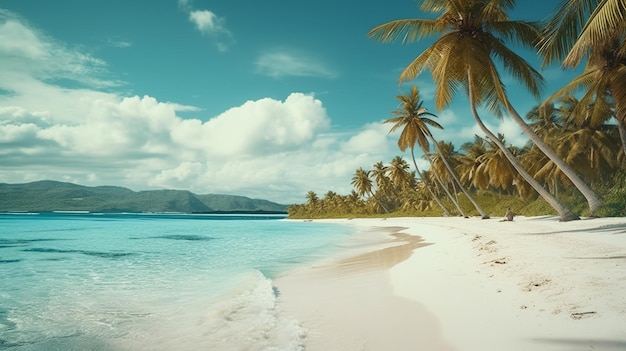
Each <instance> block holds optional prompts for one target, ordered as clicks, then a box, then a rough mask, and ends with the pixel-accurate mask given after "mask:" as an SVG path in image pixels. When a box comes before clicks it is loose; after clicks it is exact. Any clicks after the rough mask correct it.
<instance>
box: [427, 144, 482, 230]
mask: <svg viewBox="0 0 626 351" xmlns="http://www.w3.org/2000/svg"><path fill="white" fill-rule="evenodd" d="M430 140H431V141H432V142H433V144H435V149H436V150H437V153H438V154H439V157H441V160H442V161H443V164H444V165H445V166H446V169H447V170H448V173H450V175H451V176H452V179H454V182H455V183H456V184H457V185H458V186H459V187H460V188H461V191H462V192H463V194H465V196H466V197H467V199H468V200H469V201H470V202H471V203H472V205H474V208H475V209H476V211H478V213H480V216H481V217H482V219H489V214H487V212H485V211H484V210H483V209H482V208H480V206H478V203H476V201H474V199H473V198H472V197H471V196H470V194H469V192H468V191H467V190H466V189H465V187H464V186H463V184H461V180H460V179H459V176H458V175H457V174H456V172H455V171H454V170H453V169H452V166H450V163H449V162H448V160H447V159H446V158H445V157H444V156H443V153H442V152H441V149H440V148H439V144H438V143H437V141H436V140H435V138H433V136H432V135H430Z"/></svg>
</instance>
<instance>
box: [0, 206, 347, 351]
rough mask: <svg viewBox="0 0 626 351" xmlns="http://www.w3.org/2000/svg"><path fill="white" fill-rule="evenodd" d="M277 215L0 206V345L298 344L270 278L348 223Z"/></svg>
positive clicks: (301, 335)
mask: <svg viewBox="0 0 626 351" xmlns="http://www.w3.org/2000/svg"><path fill="white" fill-rule="evenodd" d="M281 219H283V217H280V216H217V215H152V214H150V215H148V214H146V215H143V214H141V215H140V214H67V213H66V214H59V213H48V214H44V213H42V214H30V215H29V214H0V349H2V350H11V351H18V350H20V351H21V350H299V349H303V343H304V340H305V338H306V335H305V334H306V332H305V331H304V330H303V329H302V328H301V327H300V325H299V323H298V321H297V320H294V319H293V318H291V317H290V316H286V315H283V314H282V312H281V311H280V308H278V307H277V295H278V292H277V291H276V289H274V288H273V286H272V278H275V277H276V276H278V275H280V274H284V273H285V272H286V271H288V270H290V269H293V268H295V267H297V266H300V265H303V264H306V263H308V262H313V261H316V260H319V259H320V258H322V257H324V256H326V255H327V254H328V253H329V252H332V251H333V250H335V249H337V247H338V245H340V243H341V242H342V241H344V240H345V239H347V238H348V237H349V236H350V234H351V232H352V230H353V229H352V228H350V227H344V226H338V225H332V224H321V223H310V222H296V221H284V220H281Z"/></svg>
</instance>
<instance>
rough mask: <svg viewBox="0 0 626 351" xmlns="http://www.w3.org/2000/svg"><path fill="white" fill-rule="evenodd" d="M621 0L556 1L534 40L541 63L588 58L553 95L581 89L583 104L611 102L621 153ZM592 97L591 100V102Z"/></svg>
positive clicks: (624, 102)
mask: <svg viewBox="0 0 626 351" xmlns="http://www.w3.org/2000/svg"><path fill="white" fill-rule="evenodd" d="M624 32H626V4H625V3H624V1H623V0H568V1H564V2H562V3H561V5H560V7H559V8H558V9H557V11H556V12H555V14H554V16H553V18H552V19H551V20H550V21H549V22H548V23H547V25H546V27H545V28H544V35H543V37H542V40H541V41H540V42H539V44H538V49H539V53H540V54H541V55H542V56H543V58H544V64H545V65H549V64H551V63H554V62H556V61H561V60H562V66H564V67H569V68H575V67H576V66H578V65H579V64H580V62H581V61H582V60H583V58H585V57H587V58H588V60H587V64H586V67H585V70H584V71H583V73H582V74H581V75H579V76H578V77H576V78H574V79H573V80H572V82H570V83H569V84H568V85H567V86H565V87H564V88H563V89H561V90H560V91H559V92H557V93H555V97H559V96H562V95H564V94H568V93H569V92H571V91H572V90H573V89H577V88H579V87H584V88H585V89H586V90H587V92H586V94H585V96H584V97H583V98H582V99H581V101H582V102H583V103H584V104H587V105H591V104H592V103H595V104H598V103H602V102H600V101H597V100H600V99H606V98H607V96H606V95H607V94H610V96H611V98H612V100H613V101H615V118H616V119H617V121H618V126H619V132H620V137H621V142H622V148H623V150H624V151H625V152H626V41H625V38H624ZM592 100H596V101H592Z"/></svg>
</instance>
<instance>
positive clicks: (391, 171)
mask: <svg viewBox="0 0 626 351" xmlns="http://www.w3.org/2000/svg"><path fill="white" fill-rule="evenodd" d="M387 174H388V175H389V178H390V179H391V182H392V183H393V184H394V185H395V186H396V187H397V188H398V190H404V189H407V188H409V186H410V184H411V172H410V171H409V164H408V163H407V162H406V161H405V160H404V159H403V158H402V157H400V156H396V157H394V158H393V160H391V163H390V164H389V167H388V168H387Z"/></svg>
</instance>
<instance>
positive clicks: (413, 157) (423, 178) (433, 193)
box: [411, 148, 450, 217]
mask: <svg viewBox="0 0 626 351" xmlns="http://www.w3.org/2000/svg"><path fill="white" fill-rule="evenodd" d="M411 158H412V159H413V165H415V171H416V172H417V174H419V175H420V178H422V182H424V185H425V186H426V189H427V190H428V192H429V193H430V196H432V197H433V200H435V202H436V203H437V205H439V207H441V209H442V210H443V214H444V216H446V217H450V212H449V211H448V209H447V208H446V207H445V206H444V205H443V204H442V203H441V201H440V200H439V198H438V197H437V195H435V192H434V191H433V189H431V187H430V184H428V182H427V179H426V177H424V174H423V173H422V171H421V170H420V168H419V167H418V166H417V162H415V153H414V152H413V148H411Z"/></svg>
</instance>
